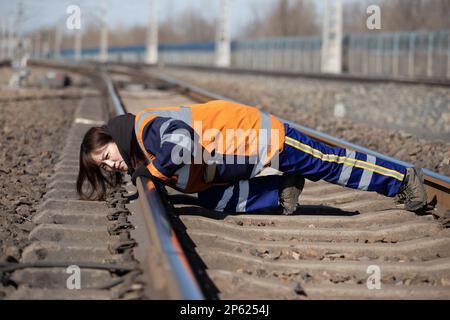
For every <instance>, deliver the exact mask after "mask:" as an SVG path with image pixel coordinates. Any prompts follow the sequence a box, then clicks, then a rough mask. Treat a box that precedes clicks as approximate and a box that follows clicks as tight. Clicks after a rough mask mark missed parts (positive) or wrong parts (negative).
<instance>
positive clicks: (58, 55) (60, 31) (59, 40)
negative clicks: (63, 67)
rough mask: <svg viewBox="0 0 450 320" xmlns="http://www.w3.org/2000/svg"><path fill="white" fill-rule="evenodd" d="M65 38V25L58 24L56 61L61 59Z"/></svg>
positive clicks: (56, 28)
mask: <svg viewBox="0 0 450 320" xmlns="http://www.w3.org/2000/svg"><path fill="white" fill-rule="evenodd" d="M62 37H63V25H62V24H61V23H57V24H56V27H55V48H54V50H55V59H60V58H61V44H62Z"/></svg>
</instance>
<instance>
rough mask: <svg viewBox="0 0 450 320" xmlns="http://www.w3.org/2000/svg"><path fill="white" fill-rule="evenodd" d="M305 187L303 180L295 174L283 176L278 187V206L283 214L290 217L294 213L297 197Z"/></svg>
mask: <svg viewBox="0 0 450 320" xmlns="http://www.w3.org/2000/svg"><path fill="white" fill-rule="evenodd" d="M304 186H305V178H303V177H301V176H299V175H295V174H291V173H288V174H284V175H283V181H282V183H281V187H280V205H281V207H282V208H283V214H285V215H290V214H292V213H294V212H295V209H296V208H297V203H298V197H299V196H300V193H302V191H303V187H304Z"/></svg>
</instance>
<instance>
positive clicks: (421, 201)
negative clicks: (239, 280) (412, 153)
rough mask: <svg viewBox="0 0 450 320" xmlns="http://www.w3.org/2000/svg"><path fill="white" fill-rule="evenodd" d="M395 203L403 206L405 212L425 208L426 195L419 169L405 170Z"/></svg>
mask: <svg viewBox="0 0 450 320" xmlns="http://www.w3.org/2000/svg"><path fill="white" fill-rule="evenodd" d="M396 198H397V201H398V202H399V203H404V204H405V210H408V211H412V212H415V211H419V210H421V209H423V208H425V207H426V206H427V193H426V191H425V187H424V185H423V173H422V170H421V169H420V168H415V167H412V168H407V169H406V175H405V179H404V180H403V184H402V186H401V187H400V189H399V191H398V193H397V195H396Z"/></svg>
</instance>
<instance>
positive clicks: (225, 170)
mask: <svg viewBox="0 0 450 320" xmlns="http://www.w3.org/2000/svg"><path fill="white" fill-rule="evenodd" d="M266 167H272V168H274V169H277V170H278V171H281V172H282V173H283V174H282V175H268V176H261V175H258V174H259V173H260V172H261V171H262V170H263V169H264V168H266ZM105 171H108V172H113V173H114V172H115V174H112V175H111V174H107V173H105ZM121 172H123V173H128V174H130V175H131V176H132V181H133V182H134V183H135V180H136V178H137V177H138V176H146V177H149V178H151V179H156V180H158V181H160V182H162V183H163V184H165V185H168V186H170V187H173V188H175V189H177V190H179V191H181V192H184V193H198V201H199V203H200V204H201V205H202V206H204V207H206V208H210V209H214V210H216V211H227V212H249V211H255V210H259V209H270V208H278V207H279V206H280V205H281V206H282V208H283V213H284V214H291V213H293V212H294V211H295V209H296V206H297V200H298V197H299V195H300V193H301V191H302V189H303V186H304V181H305V180H304V179H309V180H312V181H318V180H325V181H328V182H330V183H335V184H339V185H342V186H346V187H349V188H354V189H360V190H366V191H374V192H378V193H380V194H382V195H385V196H388V197H396V198H397V200H399V201H401V202H403V203H404V204H405V209H406V210H409V211H418V210H421V209H423V208H424V207H425V206H426V204H427V198H426V193H425V190H424V186H423V177H422V173H421V170H420V169H416V168H406V167H403V166H401V165H399V164H396V163H392V162H389V161H386V160H383V159H379V158H376V157H374V156H371V155H367V154H364V153H360V152H356V151H353V150H349V149H343V148H339V147H330V146H327V145H325V144H322V143H319V142H317V141H315V140H312V139H311V138H309V137H308V136H306V135H305V134H303V133H301V132H300V131H297V130H295V129H294V128H291V127H290V126H289V125H288V124H286V123H283V122H281V121H280V120H279V119H277V118H276V117H275V116H273V115H269V114H267V113H264V112H262V111H261V110H259V109H258V108H255V107H251V106H246V105H241V104H237V103H234V102H229V101H211V102H208V103H206V104H197V105H190V106H186V107H184V106H183V107H168V108H149V109H145V110H144V111H142V112H140V113H138V114H137V115H133V114H126V115H122V116H118V117H115V118H113V119H111V120H110V121H109V123H108V125H106V126H103V127H93V128H91V129H90V130H89V131H88V132H87V133H86V135H85V137H84V140H83V142H82V144H81V148H80V171H79V175H78V180H77V191H78V193H79V194H80V196H81V198H82V199H102V198H103V197H104V194H105V190H106V187H107V185H111V184H114V183H117V182H119V181H120V178H118V177H119V176H120V173H121ZM85 182H87V183H88V185H89V186H90V188H89V192H87V191H86V190H85V188H84V187H83V185H84V183H85Z"/></svg>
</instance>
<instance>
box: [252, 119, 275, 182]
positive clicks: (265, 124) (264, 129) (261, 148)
mask: <svg viewBox="0 0 450 320" xmlns="http://www.w3.org/2000/svg"><path fill="white" fill-rule="evenodd" d="M259 115H260V118H259V119H260V130H259V139H258V162H257V163H256V164H255V166H254V167H253V170H252V175H251V178H253V177H254V176H256V175H257V174H258V173H259V172H261V171H262V169H263V168H264V165H265V164H266V160H267V153H268V152H269V146H270V136H271V129H272V126H271V120H270V115H269V114H268V113H266V112H264V111H260V113H259Z"/></svg>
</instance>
